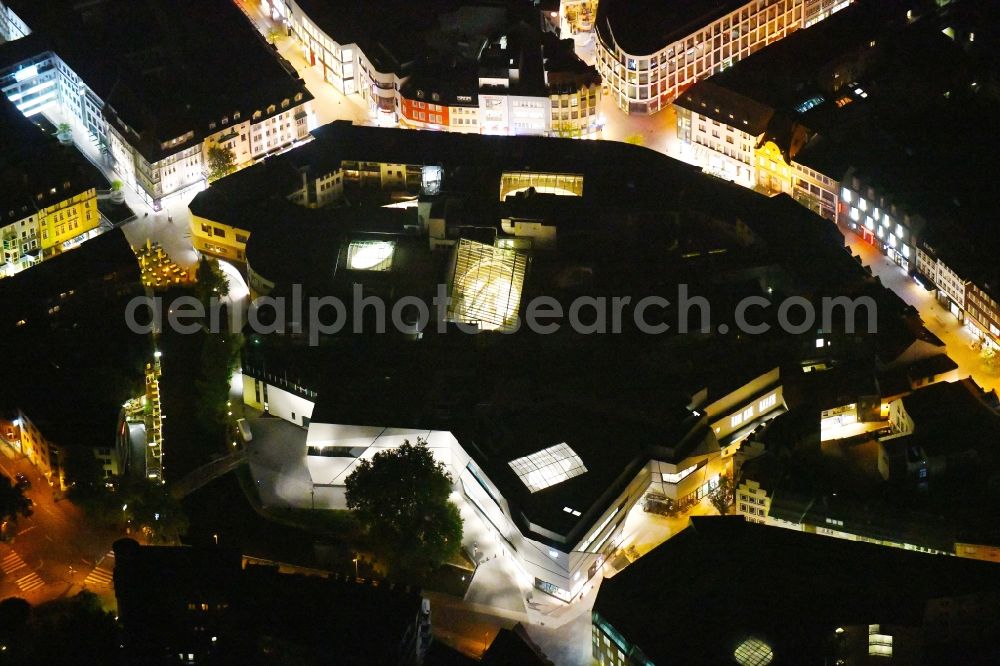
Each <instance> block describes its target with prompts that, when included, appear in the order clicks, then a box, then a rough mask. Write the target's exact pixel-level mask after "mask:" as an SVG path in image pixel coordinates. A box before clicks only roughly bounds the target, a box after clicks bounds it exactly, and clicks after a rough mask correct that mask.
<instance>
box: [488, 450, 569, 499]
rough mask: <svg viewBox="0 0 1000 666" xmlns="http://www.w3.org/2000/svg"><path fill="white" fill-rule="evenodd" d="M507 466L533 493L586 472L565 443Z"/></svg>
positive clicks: (512, 461) (511, 462) (513, 461)
mask: <svg viewBox="0 0 1000 666" xmlns="http://www.w3.org/2000/svg"><path fill="white" fill-rule="evenodd" d="M507 464H508V465H510V468H511V469H512V470H514V472H515V473H516V474H517V476H518V478H519V479H521V483H523V484H524V485H525V486H527V487H528V490H530V491H531V492H533V493H536V492H538V491H539V490H543V489H545V488H548V487H549V486H554V485H556V484H557V483H562V482H563V481H566V480H567V479H572V478H573V477H574V476H580V475H581V474H583V473H584V472H586V471H587V468H586V467H585V466H584V464H583V461H582V460H581V459H580V456H578V455H577V454H576V451H574V450H573V449H571V448H570V447H569V444H565V443H563V444H556V445H555V446H550V447H549V448H547V449H542V450H541V451H537V452H535V453H532V454H531V455H527V456H524V457H523V458H517V459H516V460H511V461H510V462H509V463H507Z"/></svg>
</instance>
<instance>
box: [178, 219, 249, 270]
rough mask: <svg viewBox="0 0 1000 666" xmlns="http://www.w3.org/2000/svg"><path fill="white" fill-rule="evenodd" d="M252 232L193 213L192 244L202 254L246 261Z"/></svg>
mask: <svg viewBox="0 0 1000 666" xmlns="http://www.w3.org/2000/svg"><path fill="white" fill-rule="evenodd" d="M249 238H250V232H249V231H247V230H246V229H240V228H238V227H233V226H230V225H228V224H223V223H222V222H217V221H215V220H209V219H207V218H204V217H201V216H199V215H194V214H192V215H191V244H192V245H194V249H195V250H197V251H198V252H201V253H202V254H208V255H211V256H213V257H219V258H221V259H230V260H235V261H246V249H247V240H248V239H249Z"/></svg>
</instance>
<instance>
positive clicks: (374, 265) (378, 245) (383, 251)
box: [347, 241, 396, 271]
mask: <svg viewBox="0 0 1000 666" xmlns="http://www.w3.org/2000/svg"><path fill="white" fill-rule="evenodd" d="M395 249H396V245H395V243H393V242H392V241H354V242H353V243H351V244H350V245H349V246H348V248H347V266H348V268H350V269H351V270H352V271H387V270H389V269H390V268H392V253H393V250H395Z"/></svg>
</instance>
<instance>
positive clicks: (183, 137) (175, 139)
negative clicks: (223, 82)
mask: <svg viewBox="0 0 1000 666" xmlns="http://www.w3.org/2000/svg"><path fill="white" fill-rule="evenodd" d="M14 4H16V3H13V2H12V3H0V17H4V18H3V19H2V20H0V39H3V40H5V41H13V40H17V39H21V40H24V43H23V46H22V48H21V49H20V51H21V52H20V53H18V54H17V55H18V56H20V57H19V58H18V59H15V60H16V61H14V62H8V63H5V65H6V66H5V67H4V68H3V69H0V90H2V91H3V92H4V94H6V95H7V97H8V99H10V100H11V101H12V102H14V103H15V104H17V106H18V108H19V109H20V110H21V111H22V112H23V113H24V114H25V115H29V116H30V115H34V114H36V113H43V112H45V113H48V114H49V115H52V116H53V117H54V118H58V119H59V120H60V121H63V122H66V123H67V124H69V125H70V126H71V127H74V128H78V129H80V130H82V131H83V132H84V133H85V135H86V136H87V137H88V139H89V141H90V143H91V145H90V146H87V147H86V149H88V150H92V151H93V152H94V153H95V156H100V158H101V159H103V160H105V161H106V163H107V164H108V165H109V166H111V167H112V168H113V169H114V170H115V172H116V173H117V174H118V176H119V177H120V178H121V180H122V182H123V183H124V184H125V185H127V186H128V187H130V188H134V189H135V191H136V192H137V193H138V194H139V195H140V197H142V198H143V199H144V200H145V201H146V202H147V203H148V204H149V205H151V206H152V207H153V208H154V209H156V210H159V209H160V207H161V205H162V203H163V201H164V200H166V199H168V198H170V197H173V196H179V195H181V194H184V193H185V192H189V191H190V190H192V189H195V188H203V187H204V186H205V184H206V180H207V179H208V177H209V175H210V164H209V160H208V152H209V150H211V149H212V148H214V147H216V146H223V147H226V148H229V149H230V150H231V151H232V153H233V157H234V159H233V168H237V169H238V168H242V167H244V166H247V165H249V164H252V163H253V162H254V161H255V160H259V159H261V158H263V157H265V156H267V155H268V154H271V153H274V152H277V151H279V150H281V149H283V148H286V147H288V146H290V145H292V144H294V143H296V142H298V141H301V140H303V139H305V138H307V137H308V131H309V127H308V117H309V113H310V109H311V107H310V104H309V102H310V100H311V95H309V93H308V91H306V89H305V86H304V84H302V82H301V80H299V79H297V76H295V75H294V70H291V67H290V66H288V67H285V65H283V64H282V63H280V62H273V63H268V64H269V65H270V66H272V67H274V68H278V69H279V71H281V72H283V75H284V76H286V77H288V81H283V82H277V83H276V80H277V78H280V75H279V76H278V77H275V76H271V78H270V79H269V83H268V85H261V86H257V87H256V88H255V91H256V92H257V94H255V95H253V96H252V97H253V98H255V99H253V100H252V101H251V100H250V99H249V98H248V99H242V100H240V102H239V103H234V104H233V107H232V109H227V110H226V111H225V112H221V113H216V111H215V110H216V109H220V108H223V105H221V104H219V103H218V100H202V101H203V102H207V103H205V104H204V106H203V107H201V108H192V106H191V105H188V106H187V109H186V111H185V113H184V120H183V125H184V127H183V128H179V129H173V130H169V131H167V132H164V131H163V130H161V127H163V126H173V125H175V121H176V120H177V118H178V116H179V115H180V114H170V117H169V118H168V117H167V115H166V112H165V111H163V110H161V109H159V108H157V105H156V103H155V102H154V101H153V100H143V102H145V103H146V104H148V106H144V108H140V109H137V108H136V106H137V104H136V99H135V97H134V96H133V93H134V92H135V91H132V90H130V91H129V92H127V93H125V92H120V91H119V90H117V88H116V86H111V87H109V88H103V87H102V85H104V83H106V82H104V83H99V82H96V81H87V80H85V79H84V78H83V77H81V76H80V75H79V74H78V73H77V72H76V71H74V69H73V68H72V67H71V66H70V65H69V64H68V63H67V61H66V59H65V58H64V57H61V56H60V54H59V53H57V52H53V51H51V50H48V49H45V48H43V46H42V42H40V41H39V42H37V46H36V42H34V41H32V40H33V39H34V35H32V32H33V28H32V27H31V26H30V25H28V23H29V21H27V20H22V19H21V18H18V17H17V15H16V14H15V12H14V8H13V5H14ZM28 11H33V10H31V9H29V10H28ZM108 11H112V10H111V9H110V8H109V9H108ZM213 11H214V10H213ZM232 11H235V9H233V10H232ZM216 13H218V14H219V15H218V16H214V17H213V19H218V20H226V17H225V16H224V14H225V12H216ZM70 20H71V21H72V20H73V19H72V18H71V19H70ZM81 20H82V17H81ZM157 27H158V26H157ZM240 27H241V30H242V32H238V33H237V34H235V36H234V39H237V40H243V42H244V43H243V47H244V48H246V49H247V50H248V51H254V50H255V49H259V50H260V51H263V50H264V49H265V45H264V44H263V42H262V41H261V40H259V35H256V32H255V31H252V28H250V27H249V26H242V25H241V26H240ZM151 28H152V26H151ZM35 29H38V28H35ZM41 30H42V32H43V33H45V34H44V35H41V36H42V37H43V38H44V39H48V38H50V37H54V39H55V41H56V42H57V43H58V42H59V41H60V40H63V39H66V35H64V34H61V32H60V28H53V26H51V25H49V26H42V27H41ZM49 32H56V33H58V34H55V35H50V34H48V33H49ZM243 33H247V34H243ZM40 34H41V33H40ZM258 41H259V42H260V43H257V42H258ZM262 55H263V57H265V58H271V59H274V58H275V56H274V55H273V54H271V53H267V52H264V53H263V54H261V53H260V52H255V53H254V56H255V57H258V58H259V57H261V56H262ZM74 57H75V62H77V63H78V65H79V64H83V65H84V67H86V68H87V69H88V70H89V69H94V66H95V64H96V65H98V67H97V69H99V63H97V62H96V61H99V60H100V59H101V58H107V57H118V55H116V54H115V53H113V52H100V53H98V52H97V51H95V52H94V53H93V54H91V55H85V56H82V57H83V58H91V57H92V58H93V59H94V60H95V62H83V61H82V60H81V56H80V55H79V53H74ZM202 64H204V63H198V65H202ZM171 66H173V67H176V63H172V64H171ZM282 68H283V69H282ZM81 71H84V70H81ZM271 74H272V75H273V73H271ZM220 75H221V76H226V74H220ZM296 81H297V84H296ZM131 85H135V86H136V88H141V87H142V86H143V85H144V83H142V82H136V81H127V82H125V83H123V84H122V85H121V87H122V88H127V87H130V86H131ZM95 88H96V89H97V90H95ZM293 90H294V91H293ZM178 92H181V91H178ZM139 94H141V93H139ZM139 105H140V106H143V104H142V102H140V103H139ZM210 109H211V110H210ZM165 134H169V135H165Z"/></svg>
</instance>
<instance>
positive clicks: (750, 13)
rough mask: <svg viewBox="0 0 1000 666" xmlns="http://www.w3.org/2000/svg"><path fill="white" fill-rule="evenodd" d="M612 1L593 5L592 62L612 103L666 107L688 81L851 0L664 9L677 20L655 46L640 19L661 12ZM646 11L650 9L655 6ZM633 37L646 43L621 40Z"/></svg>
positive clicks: (653, 109)
mask: <svg viewBox="0 0 1000 666" xmlns="http://www.w3.org/2000/svg"><path fill="white" fill-rule="evenodd" d="M618 2H621V0H618ZM615 4H616V3H615V2H613V1H612V0H607V1H606V2H604V3H602V4H601V5H600V6H599V8H598V14H597V69H598V71H599V72H600V73H601V76H602V77H603V79H604V84H605V85H606V86H607V87H608V89H609V94H611V95H612V96H613V97H614V100H615V104H616V105H617V106H618V108H620V109H621V110H622V111H625V112H626V113H630V114H632V113H634V114H638V115H649V114H653V113H657V112H659V111H662V110H663V109H665V108H667V107H668V106H669V105H670V104H671V103H672V102H673V101H674V99H675V98H677V97H678V96H679V95H680V94H681V93H682V92H684V90H686V89H687V88H689V87H690V86H692V85H693V84H694V83H695V82H697V81H699V80H701V79H704V78H707V77H709V76H711V75H712V74H717V73H718V72H721V71H722V70H723V69H725V68H726V67H728V66H730V65H731V64H733V63H734V62H736V61H738V60H741V59H743V58H746V57H747V56H749V55H750V54H751V53H754V52H756V51H758V50H759V49H762V48H764V47H765V46H767V45H768V44H771V43H772V42H775V41H778V40H779V39H782V38H784V37H785V36H787V35H788V34H790V33H792V32H794V31H795V30H798V29H799V28H803V27H806V26H807V25H812V24H813V23H815V22H816V21H818V20H821V19H822V18H825V17H826V16H829V15H830V14H831V13H833V12H834V11H837V10H839V9H841V8H843V7H846V6H847V5H849V4H850V0H843V1H842V2H839V3H834V4H832V5H831V4H830V3H829V2H821V1H819V0H752V1H751V2H739V1H737V2H721V3H713V5H714V6H715V8H714V10H708V11H706V10H705V9H703V8H699V9H694V10H691V11H690V12H688V13H689V14H691V15H683V16H678V15H675V14H676V12H675V11H674V10H672V9H663V10H662V11H664V12H667V13H668V14H669V16H668V17H667V18H669V19H670V20H671V21H675V22H676V23H678V24H680V25H682V26H683V27H682V28H680V29H678V30H675V31H673V32H670V33H669V36H668V37H667V38H666V39H665V40H664V43H662V44H658V43H657V44H655V46H652V42H651V41H650V40H649V39H648V38H647V37H645V36H642V33H645V32H646V31H647V30H648V28H647V27H646V26H647V22H652V23H656V22H657V21H658V19H659V18H660V17H658V16H657V15H650V16H646V17H642V16H640V17H638V18H637V17H636V15H635V14H634V13H626V12H624V11H623V12H621V15H622V17H623V18H622V19H619V18H618V16H619V13H618V12H616V10H615V7H614V5H615ZM621 4H626V3H624V2H621ZM647 6H650V5H647ZM649 11H650V12H651V14H657V10H656V9H650V10H649ZM626 17H627V18H626ZM633 33H635V34H633ZM653 41H655V38H654V40H653ZM632 43H636V44H643V45H649V46H652V48H649V46H647V48H646V49H642V51H639V50H637V48H636V47H630V46H628V45H629V44H632ZM630 49H631V50H630Z"/></svg>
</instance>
